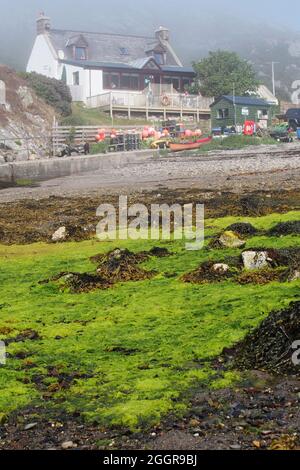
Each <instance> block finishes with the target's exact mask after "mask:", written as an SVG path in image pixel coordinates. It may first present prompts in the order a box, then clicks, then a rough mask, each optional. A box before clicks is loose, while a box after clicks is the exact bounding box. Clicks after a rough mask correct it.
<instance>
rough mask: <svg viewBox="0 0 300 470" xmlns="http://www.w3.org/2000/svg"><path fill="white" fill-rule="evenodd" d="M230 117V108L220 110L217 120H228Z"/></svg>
mask: <svg viewBox="0 0 300 470" xmlns="http://www.w3.org/2000/svg"><path fill="white" fill-rule="evenodd" d="M228 117H229V109H228V108H225V109H218V112H217V119H226V118H228Z"/></svg>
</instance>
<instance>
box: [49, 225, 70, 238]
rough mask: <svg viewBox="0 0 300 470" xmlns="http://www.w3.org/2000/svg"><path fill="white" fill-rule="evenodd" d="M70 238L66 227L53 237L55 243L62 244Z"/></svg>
mask: <svg viewBox="0 0 300 470" xmlns="http://www.w3.org/2000/svg"><path fill="white" fill-rule="evenodd" d="M67 236H68V232H67V229H66V227H60V228H59V229H58V230H56V232H55V233H54V234H53V235H52V241H53V242H62V241H64V240H65V239H66V238H67Z"/></svg>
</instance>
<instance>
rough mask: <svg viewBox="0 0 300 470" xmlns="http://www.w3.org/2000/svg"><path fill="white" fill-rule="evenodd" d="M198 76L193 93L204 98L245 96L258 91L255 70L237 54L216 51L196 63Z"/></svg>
mask: <svg viewBox="0 0 300 470" xmlns="http://www.w3.org/2000/svg"><path fill="white" fill-rule="evenodd" d="M194 69H195V72H196V74H197V78H196V82H195V84H194V85H193V91H194V92H196V93H199V92H200V93H201V94H202V95H203V96H215V97H217V96H220V95H232V94H233V89H235V93H236V95H240V96H243V95H245V94H246V93H247V92H249V91H252V92H253V91H254V92H255V91H256V90H257V87H258V86H259V82H258V80H257V78H256V73H255V70H254V68H253V67H252V65H251V64H249V62H247V61H246V60H244V59H242V58H241V57H239V56H238V54H236V53H235V52H229V51H221V50H219V51H216V52H210V53H209V56H208V57H206V58H205V59H202V60H201V61H200V62H198V63H194Z"/></svg>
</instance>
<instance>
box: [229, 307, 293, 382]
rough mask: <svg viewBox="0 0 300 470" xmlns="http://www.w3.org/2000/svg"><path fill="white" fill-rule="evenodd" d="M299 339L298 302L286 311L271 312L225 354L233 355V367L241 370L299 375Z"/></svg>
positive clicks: (231, 359)
mask: <svg viewBox="0 0 300 470" xmlns="http://www.w3.org/2000/svg"><path fill="white" fill-rule="evenodd" d="M299 340H300V302H295V303H292V304H291V305H290V306H289V308H287V309H285V310H281V311H279V312H274V313H271V314H270V315H269V316H268V318H266V319H265V320H264V321H263V322H262V323H261V325H260V326H259V327H258V328H256V329H255V330H254V331H253V332H252V333H250V334H249V335H248V336H247V337H246V338H245V340H244V341H242V342H240V343H238V344H237V345H236V347H235V348H234V349H233V350H232V351H224V355H225V357H227V358H228V356H229V355H230V362H231V365H232V366H233V367H234V368H238V369H240V370H264V371H270V372H272V373H276V374H283V375H297V376H300V364H297V363H296V361H295V359H296V349H295V345H296V342H297V341H298V342H299ZM298 349H299V347H298ZM298 357H299V355H298Z"/></svg>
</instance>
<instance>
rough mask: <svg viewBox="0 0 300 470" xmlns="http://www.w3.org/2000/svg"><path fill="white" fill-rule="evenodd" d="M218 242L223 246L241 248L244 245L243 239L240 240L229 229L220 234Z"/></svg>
mask: <svg viewBox="0 0 300 470" xmlns="http://www.w3.org/2000/svg"><path fill="white" fill-rule="evenodd" d="M219 242H220V244H221V245H222V246H224V247H225V248H242V247H243V246H245V245H246V241H245V240H241V238H240V237H239V236H238V235H237V234H236V233H234V232H232V231H230V230H229V231H227V232H224V233H223V234H222V235H221V236H220V238H219Z"/></svg>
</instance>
